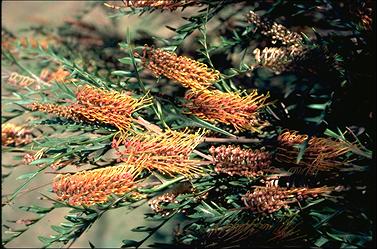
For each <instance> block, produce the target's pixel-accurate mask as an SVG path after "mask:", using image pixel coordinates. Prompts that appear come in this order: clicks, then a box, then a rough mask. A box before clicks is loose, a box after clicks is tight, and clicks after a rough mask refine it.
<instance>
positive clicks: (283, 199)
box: [242, 186, 332, 213]
mask: <svg viewBox="0 0 377 249" xmlns="http://www.w3.org/2000/svg"><path fill="white" fill-rule="evenodd" d="M331 191H332V188H330V187H320V188H312V189H310V188H309V189H308V188H295V189H287V188H282V187H275V186H271V187H258V188H256V189H255V190H254V191H249V192H247V193H246V194H245V195H244V196H243V197H242V200H243V201H244V203H245V206H246V207H247V208H249V209H250V210H252V211H255V212H258V213H273V212H276V211H278V210H280V209H281V208H289V204H291V203H297V202H298V201H300V200H303V199H305V198H307V197H317V196H318V195H320V194H328V193H330V192H331Z"/></svg>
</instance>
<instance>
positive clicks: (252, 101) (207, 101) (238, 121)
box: [184, 90, 269, 132]
mask: <svg viewBox="0 0 377 249" xmlns="http://www.w3.org/2000/svg"><path fill="white" fill-rule="evenodd" d="M268 97H269V95H268V94H267V95H266V96H265V95H263V94H258V93H257V90H253V91H252V92H251V93H250V94H248V95H247V96H241V95H240V94H239V93H237V92H232V93H224V92H221V91H219V90H213V91H210V90H202V91H198V92H197V91H188V92H187V93H186V95H185V99H186V100H187V103H186V104H185V105H184V106H185V107H187V108H188V109H189V111H188V112H187V113H189V114H193V115H196V116H198V117H199V118H202V119H205V120H208V121H210V122H215V123H216V122H220V123H224V124H227V125H233V126H234V128H235V129H237V130H251V131H257V132H260V129H262V128H263V127H265V126H268V125H269V124H268V122H267V121H262V120H260V119H259V116H258V110H260V109H261V108H263V107H265V106H266V103H265V102H266V100H267V98H268Z"/></svg>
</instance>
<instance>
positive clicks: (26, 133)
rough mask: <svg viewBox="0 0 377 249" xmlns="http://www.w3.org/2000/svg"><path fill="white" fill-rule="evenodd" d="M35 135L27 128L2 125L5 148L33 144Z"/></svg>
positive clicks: (2, 140) (2, 139) (8, 124)
mask: <svg viewBox="0 0 377 249" xmlns="http://www.w3.org/2000/svg"><path fill="white" fill-rule="evenodd" d="M32 139H33V135H32V133H31V131H30V130H28V129H26V128H25V127H21V126H16V125H13V124H10V123H7V124H2V125H1V144H2V145H3V146H9V145H14V146H19V145H25V144H29V143H31V142H32Z"/></svg>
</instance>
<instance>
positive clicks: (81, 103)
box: [30, 86, 150, 130]
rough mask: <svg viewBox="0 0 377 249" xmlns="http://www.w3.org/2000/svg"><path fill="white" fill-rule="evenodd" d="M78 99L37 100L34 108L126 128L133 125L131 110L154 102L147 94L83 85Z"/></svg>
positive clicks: (77, 94)
mask: <svg viewBox="0 0 377 249" xmlns="http://www.w3.org/2000/svg"><path fill="white" fill-rule="evenodd" d="M76 99H77V102H75V103H73V104H71V105H68V106H61V105H55V104H39V103H34V104H32V105H30V108H31V109H32V110H33V111H35V110H38V111H43V112H47V113H52V114H55V115H58V116H62V117H64V118H68V119H73V120H75V121H83V122H91V123H93V122H94V123H95V122H99V123H104V124H109V125H113V126H115V127H117V128H118V129H120V130H126V129H128V128H129V126H130V125H131V121H132V117H131V114H132V113H133V112H135V111H137V110H139V109H140V108H142V107H144V106H145V105H148V104H150V99H147V98H145V97H143V98H141V99H135V98H133V97H131V96H128V95H125V94H122V93H119V92H116V91H108V90H103V89H100V88H94V87H90V86H83V87H81V88H79V89H78V91H77V93H76Z"/></svg>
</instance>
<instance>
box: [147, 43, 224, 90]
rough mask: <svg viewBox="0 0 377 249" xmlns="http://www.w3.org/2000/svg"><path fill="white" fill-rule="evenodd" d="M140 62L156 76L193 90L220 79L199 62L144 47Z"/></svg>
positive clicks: (216, 72) (214, 71)
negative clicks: (162, 76)
mask: <svg viewBox="0 0 377 249" xmlns="http://www.w3.org/2000/svg"><path fill="white" fill-rule="evenodd" d="M142 62H143V65H144V67H146V68H148V69H149V70H151V71H152V72H153V73H154V74H155V75H156V76H161V75H164V76H165V77H167V78H169V79H172V80H175V81H177V82H178V83H179V84H181V85H182V86H184V87H187V88H191V89H195V90H200V89H203V88H207V87H209V86H211V85H212V84H213V83H215V82H216V81H218V80H219V78H220V73H219V71H217V70H214V69H211V68H208V67H207V65H205V64H203V63H201V62H198V61H195V60H192V59H190V58H188V57H185V56H177V55H176V54H175V53H173V52H167V51H163V50H161V49H153V48H150V47H145V48H144V55H143V58H142Z"/></svg>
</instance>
